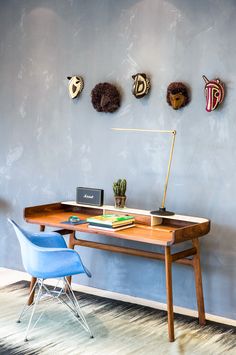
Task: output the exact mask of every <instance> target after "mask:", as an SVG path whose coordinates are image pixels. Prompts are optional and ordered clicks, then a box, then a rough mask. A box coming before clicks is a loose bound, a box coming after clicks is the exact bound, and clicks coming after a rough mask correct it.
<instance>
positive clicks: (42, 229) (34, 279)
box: [28, 226, 45, 306]
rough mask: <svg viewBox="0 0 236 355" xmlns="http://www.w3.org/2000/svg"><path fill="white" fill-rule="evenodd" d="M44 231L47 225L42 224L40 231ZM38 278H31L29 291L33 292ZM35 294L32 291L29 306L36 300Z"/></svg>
mask: <svg viewBox="0 0 236 355" xmlns="http://www.w3.org/2000/svg"><path fill="white" fill-rule="evenodd" d="M44 231H45V226H40V232H44ZM36 280H37V279H36V277H32V278H31V282H30V288H29V293H30V292H31V290H32V288H33V287H34V285H35V282H36ZM34 294H35V290H34V291H33V292H32V294H31V295H30V297H29V299H28V306H30V305H31V304H32V303H33V302H34Z"/></svg>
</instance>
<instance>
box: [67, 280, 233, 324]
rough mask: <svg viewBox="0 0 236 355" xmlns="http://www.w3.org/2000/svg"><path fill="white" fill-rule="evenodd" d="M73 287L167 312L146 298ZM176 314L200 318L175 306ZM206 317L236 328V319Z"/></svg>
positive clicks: (73, 285) (194, 312)
mask: <svg viewBox="0 0 236 355" xmlns="http://www.w3.org/2000/svg"><path fill="white" fill-rule="evenodd" d="M72 287H73V290H75V291H80V292H85V293H89V294H93V295H96V296H101V297H105V298H111V299H114V300H118V301H123V302H129V303H134V304H139V305H142V306H146V307H151V308H155V309H160V310H164V311H166V309H167V306H166V304H165V303H161V302H157V301H151V300H146V299H145V298H140V297H134V296H129V295H125V294H122V293H118V292H112V291H106V290H102V289H98V288H94V287H89V286H83V285H78V284H75V283H72ZM174 312H175V313H178V314H182V315H185V316H190V317H194V318H198V312H197V311H195V310H193V309H189V308H185V307H179V306H174ZM205 315H206V319H207V320H210V321H212V322H216V323H221V324H226V325H230V326H233V327H236V320H234V319H230V318H225V317H221V316H217V315H214V314H209V313H205Z"/></svg>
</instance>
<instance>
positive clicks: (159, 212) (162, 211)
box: [150, 207, 175, 216]
mask: <svg viewBox="0 0 236 355" xmlns="http://www.w3.org/2000/svg"><path fill="white" fill-rule="evenodd" d="M150 213H151V214H152V215H154V216H173V215H174V214H175V213H174V212H170V211H166V209H165V207H160V208H159V210H157V211H151V212H150Z"/></svg>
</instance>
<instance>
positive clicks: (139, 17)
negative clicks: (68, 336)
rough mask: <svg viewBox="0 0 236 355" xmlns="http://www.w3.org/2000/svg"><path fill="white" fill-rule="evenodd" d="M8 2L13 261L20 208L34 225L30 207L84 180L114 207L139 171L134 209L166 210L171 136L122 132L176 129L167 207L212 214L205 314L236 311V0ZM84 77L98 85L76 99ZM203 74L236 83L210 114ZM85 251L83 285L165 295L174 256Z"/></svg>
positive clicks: (4, 201) (1, 206)
mask: <svg viewBox="0 0 236 355" xmlns="http://www.w3.org/2000/svg"><path fill="white" fill-rule="evenodd" d="M0 6H1V11H0V82H1V90H0V107H1V110H0V147H1V149H0V231H1V237H0V266H6V267H11V268H16V269H22V264H21V259H20V250H19V245H18V243H17V241H16V238H15V236H14V233H13V230H11V228H10V226H9V225H8V224H7V221H6V219H7V217H8V216H10V217H11V218H13V219H15V220H16V221H17V222H18V223H21V224H24V222H23V220H22V214H23V208H24V207H25V206H30V205H36V204H41V203H48V202H53V201H60V200H67V199H75V189H76V186H88V187H89V186H90V187H97V188H102V189H104V190H105V203H106V204H109V203H112V204H113V192H112V182H113V181H114V180H117V179H118V178H126V179H127V181H128V188H127V206H129V207H136V208H146V209H149V210H153V209H157V207H159V206H160V203H161V198H162V191H163V183H164V178H165V173H166V168H167V158H168V154H169V149H170V137H169V136H163V135H157V134H156V135H150V134H148V133H147V134H146V133H142V134H141V133H140V134H139V133H137V134H133V133H130V132H122V133H121V132H120V133H119V132H114V131H111V128H112V127H129V128H156V129H176V130H177V138H176V147H175V152H174V157H173V165H172V168H173V169H172V173H171V177H170V181H169V190H168V193H167V200H166V205H167V207H168V208H169V209H170V210H174V211H176V212H178V213H179V214H189V215H194V216H200V217H208V218H210V219H211V220H212V230H211V234H210V236H207V237H205V238H203V239H202V240H201V248H202V249H201V250H202V267H203V286H204V293H205V304H206V311H207V312H208V313H212V314H217V315H221V316H225V317H229V318H233V319H236V308H235V299H236V277H235V276H236V275H235V270H236V261H235V260H236V258H235V256H236V243H235V238H236V221H235V212H236V207H235V206H236V204H235V198H234V197H235V196H236V184H235V182H236V164H235V159H234V153H233V152H234V151H235V150H236V140H235V134H236V105H235V104H234V102H235V97H236V71H235V63H236V47H235V45H233V44H234V43H235V39H236V22H235V16H236V3H235V1H233V0H231V1H230V0H229V1H221V0H204V1H203V0H200V1H187V0H172V1H171V0H169V1H163V0H146V1H145V0H143V1H141V0H139V1H138V0H120V1H116V0H100V1H95V0H94V1H86V0H84V1H80V0H77V1H73V0H70V1H69V0H68V1H65V0H61V1H53V0H51V1H50V0H45V1H43V0H31V1H26V0H22V1H17V0H15V1H13V0H9V1H1V4H0ZM143 72H145V73H146V74H147V76H148V77H150V79H151V85H152V90H151V91H150V94H149V95H147V96H146V97H144V98H143V99H141V100H136V99H135V97H134V96H133V95H132V85H133V79H132V75H134V74H136V73H143ZM76 74H79V75H81V76H82V77H83V79H84V82H85V87H84V90H83V92H82V93H81V95H80V97H79V99H78V100H77V99H75V100H71V99H70V97H69V95H68V80H67V76H72V75H76ZM203 74H205V75H206V76H207V77H208V78H217V77H220V78H221V79H222V80H223V81H224V83H225V85H226V97H225V100H224V102H223V103H222V105H221V106H220V107H219V109H217V110H216V111H213V112H210V113H208V112H206V110H205V106H206V102H205V96H204V81H203V79H202V75H203ZM174 81H176V82H179V81H181V82H183V83H185V84H187V85H188V87H189V88H190V92H191V101H190V103H189V105H187V106H186V107H184V108H182V109H181V110H178V111H175V110H173V109H172V108H171V107H170V106H169V105H168V104H167V103H166V90H167V86H168V85H169V83H170V82H174ZM99 82H110V83H113V84H114V85H116V86H117V87H118V89H119V92H120V93H121V96H122V105H121V107H120V108H119V109H118V110H117V111H116V112H115V113H113V114H107V113H98V112H96V111H95V110H94V109H93V107H92V105H91V98H90V92H91V90H92V88H93V87H94V86H95V85H96V84H97V83H99ZM28 228H29V229H31V230H36V227H35V226H32V225H31V226H28ZM94 238H96V239H97V238H98V237H94ZM99 239H100V240H108V238H105V237H100V238H99ZM124 243H125V242H124V241H122V240H120V241H117V244H120V245H123V244H124ZM126 245H132V246H134V243H126ZM135 246H136V247H138V245H135ZM144 247H145V246H144ZM81 255H82V257H83V259H84V262H85V263H86V264H87V265H88V268H89V269H90V270H91V271H92V273H93V278H92V279H91V280H87V279H86V278H82V277H81V279H80V280H81V282H82V283H84V284H89V285H91V286H94V287H98V288H104V289H109V290H112V291H117V292H121V293H127V294H131V295H134V296H139V297H144V298H148V299H154V300H158V301H160V302H165V278H164V272H163V270H164V264H162V263H160V262H155V261H150V260H146V259H141V258H135V257H129V256H125V255H119V254H111V253H105V252H102V251H96V250H85V249H81ZM107 270H109V274H107ZM173 279H174V303H175V304H176V305H180V306H187V307H189V308H196V300H195V291H194V279H193V273H192V270H190V269H189V268H185V267H184V266H180V265H175V266H174V271H173Z"/></svg>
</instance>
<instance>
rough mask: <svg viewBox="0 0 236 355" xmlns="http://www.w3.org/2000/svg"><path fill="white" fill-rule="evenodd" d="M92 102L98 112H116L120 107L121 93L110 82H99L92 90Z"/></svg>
mask: <svg viewBox="0 0 236 355" xmlns="http://www.w3.org/2000/svg"><path fill="white" fill-rule="evenodd" d="M91 97H92V104H93V107H94V108H95V110H97V111H98V112H115V111H116V110H117V109H118V108H119V107H120V93H119V91H118V90H117V88H116V87H115V86H114V85H112V84H109V83H100V84H97V85H96V86H95V87H94V88H93V90H92V92H91Z"/></svg>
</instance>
